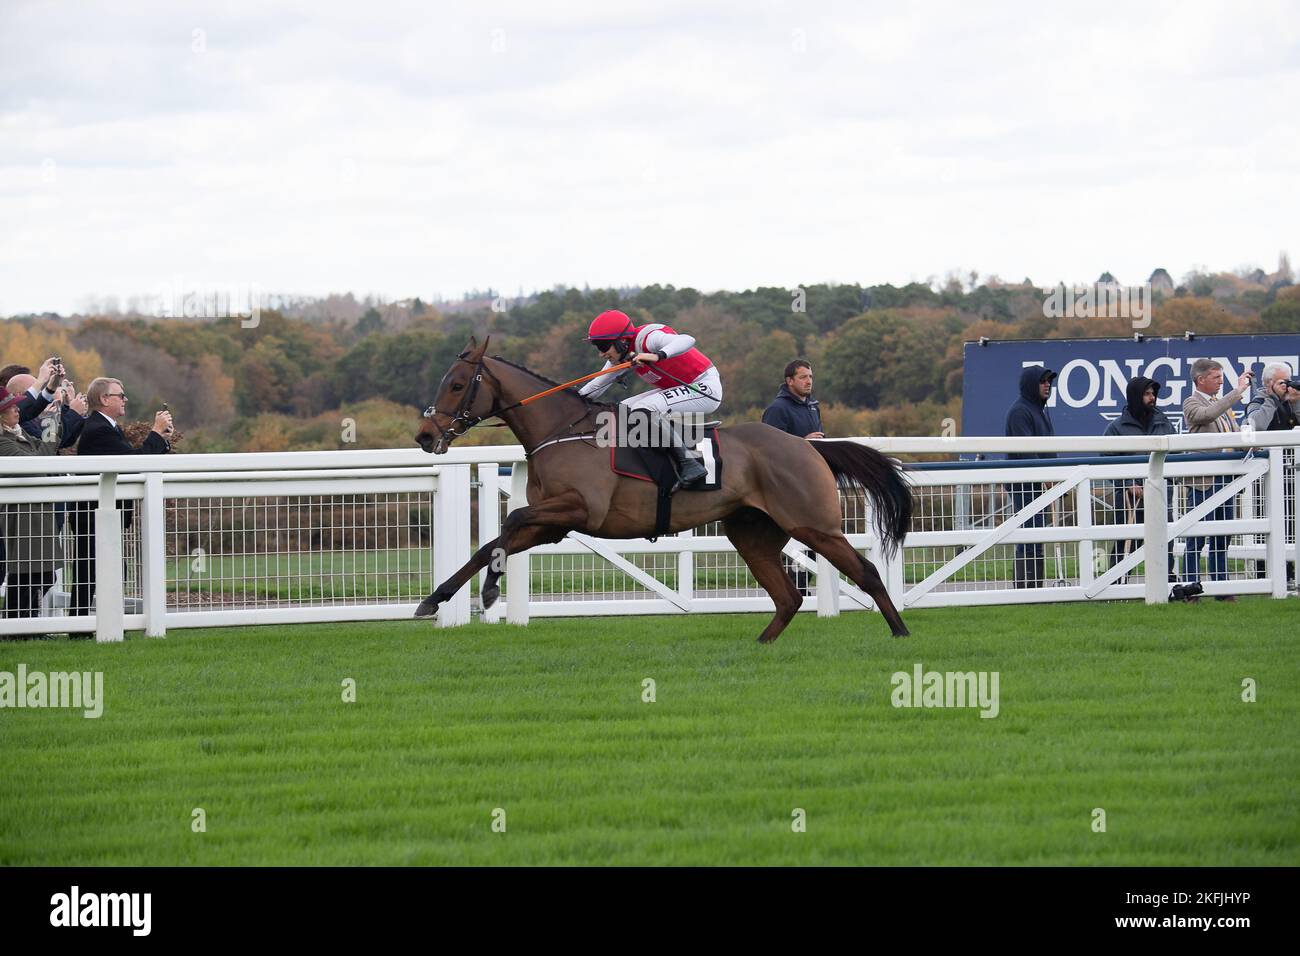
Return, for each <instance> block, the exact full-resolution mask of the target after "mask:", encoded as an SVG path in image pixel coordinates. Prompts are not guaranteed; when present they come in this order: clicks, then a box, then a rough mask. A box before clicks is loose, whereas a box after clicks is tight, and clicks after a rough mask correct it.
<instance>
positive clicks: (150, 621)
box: [140, 472, 167, 637]
mask: <svg viewBox="0 0 1300 956" xmlns="http://www.w3.org/2000/svg"><path fill="white" fill-rule="evenodd" d="M143 505H144V514H143V515H142V516H141V522H142V523H141V526H140V548H141V551H142V554H141V556H140V561H141V563H140V577H141V582H140V586H141V588H142V589H143V591H144V636H145V637H166V636H167V619H166V614H167V538H166V534H165V531H166V526H167V511H166V508H165V507H164V499H163V476H162V475H161V474H159V473H158V472H150V473H149V474H147V475H145V476H144V501H143Z"/></svg>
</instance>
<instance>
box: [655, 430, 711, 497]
mask: <svg viewBox="0 0 1300 956" xmlns="http://www.w3.org/2000/svg"><path fill="white" fill-rule="evenodd" d="M661 420H662V422H663V424H664V426H665V429H666V431H667V432H668V434H669V435H670V436H671V439H672V440H671V442H670V443H669V446H668V451H669V452H670V453H671V454H672V456H673V461H674V463H675V464H676V465H677V487H676V488H674V489H673V490H674V491H678V490H679V489H682V488H685V487H686V486H687V485H692V484H694V483H695V482H697V481H699V480H700V479H701V478H703V477H704V476H705V475H707V474H708V473H709V472H708V469H706V468H705V467H704V462H702V461H700V460H699V459H698V458H696V457H695V456H694V455H692V454H690V452H689V451H687V449H686V441H685V439H683V438H682V432H681V429H680V428H679V427H678V426H677V423H676V422H674V421H673V420H672V419H671V418H668V417H667V416H664V417H662V419H661Z"/></svg>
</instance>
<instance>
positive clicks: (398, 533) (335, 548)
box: [0, 448, 1297, 633]
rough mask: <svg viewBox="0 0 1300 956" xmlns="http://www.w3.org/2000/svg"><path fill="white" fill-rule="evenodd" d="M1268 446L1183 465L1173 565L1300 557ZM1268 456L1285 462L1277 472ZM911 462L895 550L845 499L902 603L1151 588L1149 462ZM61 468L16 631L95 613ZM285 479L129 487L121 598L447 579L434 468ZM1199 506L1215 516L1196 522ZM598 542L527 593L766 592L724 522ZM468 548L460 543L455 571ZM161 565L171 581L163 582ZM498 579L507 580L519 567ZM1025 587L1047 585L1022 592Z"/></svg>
mask: <svg viewBox="0 0 1300 956" xmlns="http://www.w3.org/2000/svg"><path fill="white" fill-rule="evenodd" d="M1271 454H1272V456H1273V457H1271V458H1268V459H1265V458H1264V457H1263V456H1260V457H1256V458H1253V459H1252V458H1251V457H1249V456H1247V457H1246V458H1244V459H1243V458H1241V457H1240V456H1239V457H1237V458H1234V459H1226V460H1218V461H1201V462H1198V463H1196V464H1195V465H1187V464H1182V465H1178V466H1172V467H1171V470H1170V474H1169V477H1168V483H1167V490H1168V500H1167V505H1166V520H1167V522H1168V525H1169V528H1170V537H1169V546H1168V548H1167V549H1166V551H1165V555H1164V559H1163V561H1162V563H1163V564H1164V565H1165V571H1166V572H1167V573H1168V577H1169V579H1170V580H1171V581H1177V580H1182V581H1187V580H1196V579H1198V578H1199V579H1200V580H1203V581H1206V582H1226V583H1227V584H1228V585H1232V586H1240V587H1242V588H1243V589H1245V590H1247V591H1249V590H1251V589H1252V588H1253V589H1254V590H1256V591H1259V592H1261V593H1262V592H1263V591H1265V590H1267V587H1268V586H1269V585H1268V581H1269V580H1271V579H1269V575H1270V574H1271V573H1272V572H1271V571H1270V567H1271V565H1270V563H1269V562H1270V560H1274V561H1275V560H1276V558H1275V557H1274V558H1272V559H1270V557H1269V555H1270V553H1271V552H1270V548H1272V546H1273V543H1274V541H1275V540H1284V541H1285V545H1286V546H1288V547H1289V548H1290V549H1291V551H1290V554H1291V555H1294V546H1295V520H1296V519H1295V515H1296V502H1295V498H1296V487H1297V481H1296V452H1295V449H1294V448H1286V449H1274V450H1273V452H1272V453H1271ZM1274 462H1276V463H1277V464H1276V465H1274ZM492 467H493V468H495V467H496V466H495V465H493V466H492ZM1274 467H1280V469H1281V474H1280V475H1275V474H1272V473H1271V471H1270V469H1272V468H1274ZM468 474H469V472H468V468H466V469H465V482H466V485H467V487H466V489H465V496H464V502H465V511H466V512H467V520H466V522H465V525H464V528H463V531H462V530H457V533H458V534H461V533H463V535H464V537H465V539H466V540H465V541H464V542H462V543H461V544H463V546H464V548H465V549H468V548H469V546H470V540H469V538H470V535H471V527H474V526H476V525H477V524H478V521H477V517H476V516H473V515H472V512H473V511H474V510H475V509H476V508H477V504H476V503H472V502H471V499H470V497H469V493H468ZM909 477H910V480H911V483H912V487H913V499H914V513H913V516H912V521H911V525H910V531H909V535H908V538H907V540H906V543H905V545H904V547H902V548H901V549H900V551H899V553H898V556H897V557H896V558H895V559H893V561H892V562H886V561H885V559H884V557H883V555H882V554H881V551H880V547H879V542H878V541H877V538H876V533H875V530H874V529H873V527H872V512H871V508H870V505H869V502H868V500H867V499H866V498H865V497H864V496H863V495H862V494H860V493H853V492H844V493H842V494H841V499H840V504H841V513H842V528H843V531H844V533H845V535H846V536H847V537H848V538H849V541H850V543H851V544H852V545H853V547H854V548H855V549H856V550H857V551H858V552H859V553H860V554H862V555H864V556H865V557H867V558H868V559H869V560H871V561H873V562H874V563H875V564H876V565H877V566H878V567H879V568H880V570H881V573H882V575H883V576H884V577H885V578H886V580H887V582H889V584H890V590H891V593H892V594H894V595H895V601H896V603H899V604H900V605H901V606H904V607H906V606H915V605H917V604H918V603H920V604H924V603H927V602H928V603H936V602H939V603H961V602H962V601H963V600H965V599H967V598H969V599H971V600H975V601H980V600H988V599H989V598H991V597H996V599H997V600H1006V601H1011V602H1014V601H1016V600H1078V599H1082V598H1083V597H1098V596H1100V597H1106V596H1121V597H1136V596H1139V592H1138V591H1135V590H1133V589H1131V588H1130V589H1129V590H1124V589H1125V588H1126V587H1127V586H1132V585H1143V584H1144V583H1145V581H1146V574H1147V567H1148V564H1149V561H1150V558H1149V557H1148V558H1147V559H1146V560H1137V559H1136V552H1137V550H1138V549H1139V548H1140V547H1142V545H1143V540H1144V536H1145V524H1146V517H1147V515H1146V512H1145V509H1146V506H1147V505H1146V501H1147V497H1146V492H1145V487H1144V482H1145V480H1146V477H1147V464H1146V462H1145V461H1132V462H1128V463H1122V464H1121V463H1117V464H1095V465H1072V464H1069V463H1068V462H1066V461H1065V460H1060V461H1057V462H1053V463H1050V464H1049V463H1044V464H1043V465H1041V466H1034V467H1022V468H1018V469H1010V468H1006V467H1001V466H1000V465H999V463H998V462H981V463H979V464H978V465H977V466H975V467H974V470H969V471H947V472H941V471H938V470H927V469H926V468H925V467H924V466H917V468H916V469H915V470H913V471H911V472H909ZM61 480H62V481H63V482H65V484H62V485H59V484H58V483H57V482H56V481H53V480H52V481H51V482H47V483H44V484H43V483H41V482H39V481H34V480H31V479H28V480H27V481H26V484H22V483H21V482H15V481H13V480H12V479H4V480H0V512H2V513H3V518H4V525H3V532H4V533H3V539H2V540H0V545H3V547H2V549H0V551H2V553H0V562H3V563H2V564H0V567H3V572H4V573H3V582H4V583H3V585H2V586H0V599H2V600H3V619H0V633H18V632H19V630H20V629H15V628H14V627H10V626H8V622H13V621H15V620H17V621H22V620H24V619H25V620H27V621H28V622H31V621H32V620H33V619H35V618H42V617H44V618H51V619H57V620H60V621H62V622H63V625H62V626H63V627H70V625H68V624H67V622H68V621H69V620H72V619H75V618H77V617H81V616H85V615H87V614H93V613H95V612H96V610H97V591H98V588H97V582H96V570H97V558H96V544H97V538H98V535H97V529H96V508H97V505H98V502H97V500H96V499H95V495H96V488H95V486H94V484H93V481H82V482H81V483H80V484H78V485H76V486H75V487H74V486H72V485H69V484H66V482H67V481H69V479H61ZM385 481H387V483H385ZM290 484H291V483H276V482H274V481H272V482H267V481H265V480H261V481H252V480H243V479H241V478H240V477H239V476H238V475H237V474H236V475H230V476H225V477H223V478H221V480H220V481H208V483H207V484H206V485H205V484H202V483H200V482H197V481H189V482H188V483H187V480H181V479H167V480H166V481H164V482H162V484H161V488H162V491H161V495H160V496H159V497H158V498H157V507H158V511H157V514H156V515H155V517H154V518H153V519H152V520H153V521H154V522H155V524H154V525H153V527H154V529H155V532H157V530H158V524H157V522H158V521H159V520H160V521H161V533H160V534H159V536H158V538H157V539H156V541H157V542H159V543H151V540H153V539H148V537H147V535H146V534H145V529H146V527H147V526H149V522H150V517H149V515H150V513H151V512H149V509H150V508H153V507H155V505H154V504H151V503H150V501H151V499H149V498H148V496H147V495H146V494H144V492H143V490H142V488H141V486H140V484H139V482H138V480H137V482H136V483H135V484H130V483H125V484H123V485H122V486H120V487H119V488H118V500H117V507H118V512H119V516H120V525H121V561H122V571H121V578H122V594H123V604H124V611H125V613H127V614H140V613H143V612H145V607H146V604H147V603H148V600H149V595H150V593H151V592H153V591H158V592H159V594H160V595H161V597H160V601H159V603H158V609H159V611H160V612H161V613H162V614H164V615H168V616H171V617H172V623H173V624H177V625H179V624H182V623H184V620H185V618H186V616H187V615H194V616H195V617H196V618H197V617H200V616H202V615H203V614H211V613H212V612H228V611H239V612H253V611H264V610H295V609H296V610H312V609H315V610H319V611H322V612H323V613H325V614H326V615H328V613H329V609H332V608H335V609H337V608H357V607H369V608H373V609H377V610H378V611H380V612H384V611H385V609H388V610H391V611H392V615H393V616H397V615H399V614H402V613H405V609H406V608H408V607H409V606H411V605H413V604H414V603H415V602H418V601H420V600H421V599H422V598H424V597H425V595H427V594H428V593H429V592H430V590H431V589H432V587H433V586H434V585H435V584H436V583H438V581H437V580H436V579H435V578H436V577H445V576H446V573H447V571H446V567H447V563H448V561H449V560H450V559H449V558H447V557H446V556H445V555H444V556H443V558H442V564H443V568H442V570H438V567H439V560H440V558H439V554H440V549H443V548H448V547H450V545H449V544H448V543H447V540H446V538H447V536H446V529H445V528H440V527H439V525H438V521H436V520H435V518H436V515H438V514H444V516H445V513H444V512H439V511H438V508H437V506H436V503H437V501H438V497H437V496H438V492H437V490H436V486H435V484H434V483H432V482H430V481H428V480H427V479H425V480H422V481H421V482H414V481H408V480H406V479H404V478H403V479H392V480H380V479H375V480H371V479H368V478H364V477H357V476H356V475H355V474H349V475H348V476H346V477H340V478H339V479H338V480H330V479H328V478H327V477H325V478H321V479H320V480H313V481H312V482H308V484H311V485H312V488H311V492H310V493H306V492H303V493H299V491H298V490H296V489H291V488H290ZM509 485H510V482H509V481H502V482H500V485H499V487H500V494H499V497H498V500H497V526H499V525H500V522H502V521H504V520H505V518H506V515H507V514H508V512H509V510H510V507H511V502H510V499H509V494H508V486H509ZM280 492H283V493H280ZM1216 495H1217V496H1218V498H1221V499H1222V500H1217V499H1216V498H1215V496H1216ZM483 500H484V501H485V502H487V501H490V500H491V499H489V498H484V499H483ZM1193 511H1198V513H1201V512H1204V514H1203V515H1202V517H1201V518H1200V520H1197V521H1195V522H1194V523H1191V524H1187V525H1186V527H1184V525H1185V524H1186V523H1187V518H1188V516H1189V514H1190V513H1191V512H1193ZM470 517H473V521H471V520H469V518H470ZM1279 518H1281V519H1284V520H1278V519H1279ZM440 520H441V519H440ZM479 537H480V539H481V537H482V535H480V536H479ZM479 543H480V544H481V543H483V542H482V541H481V540H480V542H479ZM457 547H459V545H458V546H457ZM151 548H152V549H153V550H152V551H151V550H150V549H151ZM599 550H600V553H597V549H596V548H594V547H593V546H592V543H590V542H584V541H583V540H582V539H581V536H580V535H570V536H569V537H568V538H566V539H565V540H564V541H562V542H560V543H559V544H554V545H546V546H542V547H539V548H537V549H534V551H533V552H532V553H531V554H530V555H528V556H527V559H526V561H527V563H526V567H527V569H528V570H527V575H526V580H527V591H528V594H527V599H528V602H529V604H530V605H534V606H537V607H538V608H543V607H545V606H547V605H550V606H553V607H560V606H566V607H572V606H575V605H582V606H583V607H585V608H586V610H584V611H582V612H581V613H611V614H617V613H638V607H639V608H642V609H643V610H644V609H650V610H656V611H662V610H665V609H667V610H674V609H682V610H685V609H693V608H696V607H698V608H700V609H708V608H712V607H716V608H717V609H720V610H738V609H742V605H741V604H740V603H737V604H735V605H734V606H726V605H725V602H727V601H729V600H733V599H735V600H737V601H740V602H744V601H751V602H752V601H753V600H763V599H765V598H766V592H765V591H764V590H763V589H762V588H761V587H760V586H759V585H758V583H757V582H756V581H755V579H754V577H753V575H752V573H751V572H750V571H749V569H748V567H747V566H746V565H745V563H744V561H743V560H742V559H741V558H740V557H739V555H737V554H736V552H735V550H734V549H733V548H732V547H731V545H730V543H729V542H728V540H727V539H726V537H725V534H724V533H723V529H722V526H721V523H720V522H716V521H715V522H710V523H708V524H705V525H701V526H700V527H698V528H695V529H692V530H691V531H688V532H682V533H679V534H675V535H665V536H663V537H661V538H660V539H659V540H658V541H657V542H653V543H652V542H647V541H645V540H643V539H635V540H625V541H608V540H605V541H602V542H601V546H600V548H599ZM788 550H789V551H790V552H793V553H794V556H792V555H789V554H788V555H787V556H786V557H785V560H784V563H785V567H786V571H787V574H788V575H789V576H790V577H791V579H792V581H793V582H794V583H795V585H796V586H797V587H798V588H799V589H800V590H801V592H803V594H804V595H805V596H806V597H807V598H810V599H812V600H813V602H814V604H813V606H815V601H816V597H817V595H818V574H817V569H816V556H815V555H813V554H811V553H810V552H808V551H807V549H806V548H801V547H799V546H798V544H797V542H796V543H794V544H792V545H791V547H790V548H789V549H788ZM448 553H451V552H448ZM466 553H468V552H467V551H466ZM455 554H457V555H459V554H460V552H459V551H455ZM150 555H156V557H153V558H150ZM1291 561H1292V563H1293V562H1294V558H1293V557H1292V558H1291ZM460 563H461V559H460V558H459V557H457V558H456V560H455V562H454V563H452V564H451V568H452V569H453V570H454V568H455V567H456V566H459V564H460ZM1121 565H1123V567H1120V566H1121ZM151 569H152V570H151ZM823 570H825V567H824V566H823ZM1285 570H1286V571H1287V573H1288V575H1292V574H1293V571H1291V570H1290V569H1285ZM435 572H437V574H435ZM151 576H152V577H153V579H154V580H156V581H157V582H158V588H151V586H150V578H151ZM835 576H836V577H838V578H839V580H841V581H844V582H847V579H846V578H845V577H844V576H843V575H842V574H839V573H838V572H835ZM500 586H501V588H502V591H503V594H505V595H506V596H508V595H509V588H510V576H509V575H506V576H505V577H504V578H503V579H502V580H501V582H500ZM477 587H478V579H477V578H474V579H471V585H470V588H471V590H476V589H477ZM159 589H160V590H159ZM1090 589H1092V590H1090ZM1031 590H1032V591H1035V592H1037V593H1036V595H1029V594H1025V595H1020V596H1018V595H1017V594H1016V592H1018V591H1031ZM1084 592H1087V593H1086V594H1085V593H1084ZM1054 594H1055V595H1056V596H1054ZM980 595H984V597H983V598H981V597H980ZM155 599H156V600H157V596H155ZM665 602H668V604H671V605H673V606H672V607H668V606H667V605H666V604H665ZM692 602H695V603H692ZM859 603H860V602H859ZM743 606H744V607H750V606H752V605H743ZM806 606H808V605H806ZM849 606H850V607H851V606H853V605H849ZM466 613H468V612H466ZM319 619H328V617H327V616H326V617H321V618H319ZM205 623H211V622H210V621H205ZM51 629H57V628H55V627H54V626H53V625H52V628H51ZM23 633H34V631H32V628H31V627H28V628H27V629H26V631H23Z"/></svg>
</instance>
